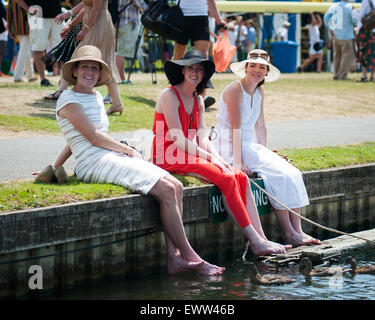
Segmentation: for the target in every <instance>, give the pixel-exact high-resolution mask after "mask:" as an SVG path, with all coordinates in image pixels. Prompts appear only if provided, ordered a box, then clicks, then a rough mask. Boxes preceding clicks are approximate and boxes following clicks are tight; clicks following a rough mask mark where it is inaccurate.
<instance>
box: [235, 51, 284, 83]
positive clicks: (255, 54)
mask: <svg viewBox="0 0 375 320" xmlns="http://www.w3.org/2000/svg"><path fill="white" fill-rule="evenodd" d="M269 60H270V56H269V54H268V53H267V51H264V50H261V49H254V50H251V51H250V52H249V53H248V55H247V59H246V60H243V61H240V62H233V63H232V64H231V65H230V69H231V70H232V71H233V73H235V74H236V75H238V76H239V77H240V78H243V77H245V76H246V72H245V66H246V63H261V64H265V65H267V66H268V67H269V68H270V70H269V71H268V73H267V75H266V77H265V78H264V80H265V81H266V82H272V81H276V80H277V79H279V77H280V70H279V69H277V68H276V67H275V66H274V65H272V64H271V62H270V61H269Z"/></svg>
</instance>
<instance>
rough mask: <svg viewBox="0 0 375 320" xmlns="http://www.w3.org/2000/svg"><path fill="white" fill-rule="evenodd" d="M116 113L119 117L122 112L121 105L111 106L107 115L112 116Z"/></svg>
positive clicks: (122, 107)
mask: <svg viewBox="0 0 375 320" xmlns="http://www.w3.org/2000/svg"><path fill="white" fill-rule="evenodd" d="M116 112H118V113H119V114H120V116H121V115H122V113H123V112H124V106H123V105H119V106H114V105H112V106H111V107H110V108H108V110H107V115H110V114H114V113H116Z"/></svg>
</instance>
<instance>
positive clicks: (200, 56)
mask: <svg viewBox="0 0 375 320" xmlns="http://www.w3.org/2000/svg"><path fill="white" fill-rule="evenodd" d="M197 63H203V66H204V72H205V73H204V78H203V80H202V82H203V83H204V84H205V87H207V88H213V86H212V84H211V81H209V80H210V78H211V77H212V75H213V74H214V73H215V64H214V63H213V62H212V61H210V60H208V59H206V56H205V54H204V53H203V52H201V51H199V50H196V49H192V50H190V51H188V52H186V54H185V56H184V57H183V58H182V59H180V60H168V61H167V62H166V63H165V64H164V71H165V74H166V76H167V78H168V80H169V82H170V83H171V85H172V86H174V85H176V84H179V83H181V82H182V81H184V75H183V74H182V68H183V67H185V66H192V65H194V64H197Z"/></svg>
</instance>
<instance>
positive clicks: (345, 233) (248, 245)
mask: <svg viewBox="0 0 375 320" xmlns="http://www.w3.org/2000/svg"><path fill="white" fill-rule="evenodd" d="M249 180H250V182H251V183H252V184H253V185H255V186H256V187H257V188H258V189H259V190H261V191H262V192H264V194H266V195H267V196H268V197H270V198H271V199H272V200H273V201H275V202H276V203H278V204H279V205H280V206H282V207H283V208H285V209H286V210H288V211H289V212H291V213H293V214H294V215H296V216H298V217H300V218H301V219H302V220H305V221H306V222H308V223H310V224H312V225H314V226H316V227H318V228H321V229H324V230H327V231H331V232H334V233H338V234H342V235H345V236H349V237H353V238H357V239H360V240H363V241H366V242H369V243H371V244H373V245H375V241H374V240H370V239H366V238H363V237H360V236H357V235H354V234H350V233H347V232H344V231H339V230H336V229H332V228H329V227H325V226H323V225H321V224H319V223H316V222H314V221H312V220H310V219H308V218H306V217H304V216H302V215H300V214H299V213H297V212H295V211H293V210H292V209H290V208H288V207H287V206H286V205H285V204H283V203H281V202H280V201H279V200H277V199H275V198H274V197H273V196H272V195H270V194H269V193H268V192H267V191H266V190H264V189H263V188H262V187H260V186H259V185H258V184H257V183H256V182H254V180H253V179H250V178H249ZM249 247H250V243H249V242H247V244H246V249H245V252H244V254H243V255H242V260H243V261H246V258H245V257H246V254H247V251H248V250H249Z"/></svg>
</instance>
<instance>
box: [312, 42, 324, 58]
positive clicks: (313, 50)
mask: <svg viewBox="0 0 375 320" xmlns="http://www.w3.org/2000/svg"><path fill="white" fill-rule="evenodd" d="M321 52H323V49H320V50H319V51H316V50H315V49H314V44H313V43H310V49H309V55H311V56H312V55H314V54H318V53H321Z"/></svg>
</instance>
